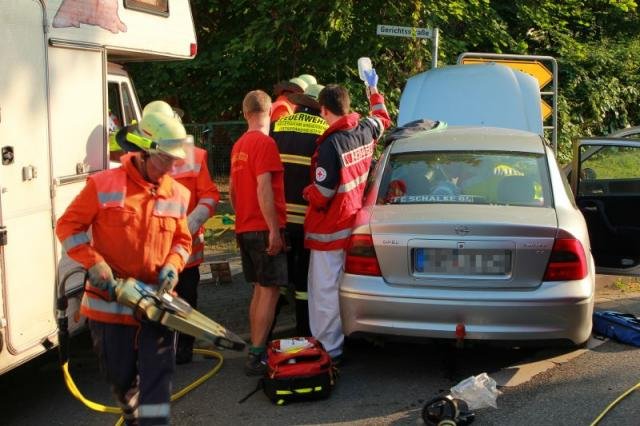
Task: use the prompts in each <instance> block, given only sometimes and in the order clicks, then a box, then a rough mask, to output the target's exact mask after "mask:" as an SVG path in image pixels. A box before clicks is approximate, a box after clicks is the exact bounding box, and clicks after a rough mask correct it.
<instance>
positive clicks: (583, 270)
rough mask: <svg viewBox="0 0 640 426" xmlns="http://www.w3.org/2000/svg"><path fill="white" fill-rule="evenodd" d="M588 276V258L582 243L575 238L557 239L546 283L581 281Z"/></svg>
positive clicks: (550, 259)
mask: <svg viewBox="0 0 640 426" xmlns="http://www.w3.org/2000/svg"><path fill="white" fill-rule="evenodd" d="M586 276H587V258H586V256H585V254H584V249H583V248H582V244H580V241H578V240H576V239H575V238H561V239H556V240H555V242H554V243H553V249H552V250H551V257H550V258H549V264H548V265H547V270H546V271H545V273H544V281H570V280H581V279H582V278H584V277H586Z"/></svg>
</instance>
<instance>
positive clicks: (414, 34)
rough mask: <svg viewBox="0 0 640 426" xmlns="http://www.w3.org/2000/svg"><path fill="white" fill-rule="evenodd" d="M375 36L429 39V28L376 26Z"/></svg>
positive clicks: (430, 30)
mask: <svg viewBox="0 0 640 426" xmlns="http://www.w3.org/2000/svg"><path fill="white" fill-rule="evenodd" d="M376 34H377V35H383V36H394V37H411V38H431V37H432V36H433V31H432V29H431V28H417V27H399V26H397V25H378V28H377V29H376Z"/></svg>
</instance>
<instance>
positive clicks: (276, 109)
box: [271, 76, 312, 123]
mask: <svg viewBox="0 0 640 426" xmlns="http://www.w3.org/2000/svg"><path fill="white" fill-rule="evenodd" d="M311 77H312V76H311ZM307 86H308V83H307V82H306V81H305V79H302V78H300V77H294V78H292V79H290V80H289V81H281V82H279V83H278V84H276V85H275V86H274V87H273V95H274V96H275V97H276V99H275V100H274V101H273V103H272V104H271V122H272V123H273V122H275V121H277V120H278V119H280V118H282V117H284V116H286V115H291V114H293V113H294V111H295V108H296V105H295V104H294V103H293V102H291V101H290V100H289V98H288V95H290V94H292V93H303V92H304V90H305V89H306V88H307Z"/></svg>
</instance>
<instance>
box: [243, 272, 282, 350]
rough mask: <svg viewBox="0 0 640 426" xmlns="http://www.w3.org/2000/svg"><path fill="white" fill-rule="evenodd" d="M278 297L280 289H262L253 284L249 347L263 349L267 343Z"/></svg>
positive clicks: (275, 287)
mask: <svg viewBox="0 0 640 426" xmlns="http://www.w3.org/2000/svg"><path fill="white" fill-rule="evenodd" d="M279 297H280V289H279V288H278V287H277V286H274V287H262V286H260V285H258V284H255V285H254V287H253V297H252V298H251V305H250V307H249V324H250V326H251V345H252V346H253V347H255V348H258V347H263V346H265V344H266V342H267V336H268V335H269V330H270V329H271V324H272V323H273V319H274V317H275V310H276V304H277V303H278V298H279Z"/></svg>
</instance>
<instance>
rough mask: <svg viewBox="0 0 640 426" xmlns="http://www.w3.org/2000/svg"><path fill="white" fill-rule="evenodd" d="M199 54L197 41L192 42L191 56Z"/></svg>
mask: <svg viewBox="0 0 640 426" xmlns="http://www.w3.org/2000/svg"><path fill="white" fill-rule="evenodd" d="M197 54H198V45H197V44H196V43H191V44H190V45H189V56H191V57H192V58H193V57H195V56H196V55H197Z"/></svg>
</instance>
